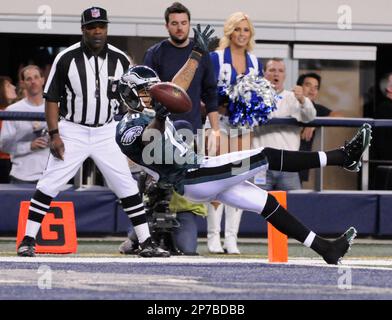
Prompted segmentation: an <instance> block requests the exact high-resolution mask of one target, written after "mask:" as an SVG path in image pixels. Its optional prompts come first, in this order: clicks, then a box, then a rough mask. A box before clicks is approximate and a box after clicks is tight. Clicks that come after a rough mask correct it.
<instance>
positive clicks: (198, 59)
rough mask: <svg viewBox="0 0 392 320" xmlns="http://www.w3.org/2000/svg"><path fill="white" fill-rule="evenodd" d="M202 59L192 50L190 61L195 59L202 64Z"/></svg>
mask: <svg viewBox="0 0 392 320" xmlns="http://www.w3.org/2000/svg"><path fill="white" fill-rule="evenodd" d="M201 57H202V55H201V54H200V53H199V52H197V51H195V50H192V52H191V54H190V55H189V59H194V60H196V61H197V62H200V60H201Z"/></svg>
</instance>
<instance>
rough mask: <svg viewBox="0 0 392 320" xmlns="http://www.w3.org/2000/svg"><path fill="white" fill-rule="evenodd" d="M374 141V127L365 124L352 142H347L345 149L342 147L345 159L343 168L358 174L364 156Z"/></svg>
mask: <svg viewBox="0 0 392 320" xmlns="http://www.w3.org/2000/svg"><path fill="white" fill-rule="evenodd" d="M371 140H372V127H371V126H370V124H368V123H364V124H363V125H362V127H361V128H360V129H359V130H358V132H357V133H356V134H355V136H354V137H353V138H352V139H351V141H349V142H346V143H345V144H344V147H341V149H342V150H343V152H344V154H345V157H344V163H343V168H344V169H346V170H347V171H351V172H358V171H359V169H360V168H361V165H362V161H361V158H362V154H363V153H364V151H365V150H366V148H367V147H368V146H369V145H370V141H371Z"/></svg>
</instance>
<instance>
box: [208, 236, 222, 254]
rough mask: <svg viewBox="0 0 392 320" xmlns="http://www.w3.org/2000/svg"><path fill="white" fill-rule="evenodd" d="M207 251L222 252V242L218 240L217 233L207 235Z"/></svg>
mask: <svg viewBox="0 0 392 320" xmlns="http://www.w3.org/2000/svg"><path fill="white" fill-rule="evenodd" d="M207 247H208V251H209V252H210V253H224V252H225V251H224V250H223V248H222V244H221V241H220V237H219V235H218V236H216V235H214V236H213V237H208V241H207Z"/></svg>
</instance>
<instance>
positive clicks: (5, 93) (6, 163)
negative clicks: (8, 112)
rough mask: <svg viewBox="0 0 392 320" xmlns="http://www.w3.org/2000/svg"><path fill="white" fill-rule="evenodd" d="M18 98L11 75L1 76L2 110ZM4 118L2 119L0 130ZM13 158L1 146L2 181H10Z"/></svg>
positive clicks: (0, 98)
mask: <svg viewBox="0 0 392 320" xmlns="http://www.w3.org/2000/svg"><path fill="white" fill-rule="evenodd" d="M16 98H17V95H16V88H15V86H14V85H13V84H12V80H11V78H9V77H5V76H0V112H1V111H3V110H5V108H7V107H8V106H9V105H10V104H11V103H13V102H14V101H15V100H16ZM1 127H2V120H1V119H0V132H1ZM10 171H11V160H10V155H9V154H8V153H5V152H2V151H1V148H0V183H9V182H10V176H9V175H10Z"/></svg>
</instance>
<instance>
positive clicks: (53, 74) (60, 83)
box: [44, 55, 65, 102]
mask: <svg viewBox="0 0 392 320" xmlns="http://www.w3.org/2000/svg"><path fill="white" fill-rule="evenodd" d="M64 88H65V70H64V67H63V60H62V56H60V55H57V57H56V59H55V60H54V62H53V65H52V68H51V69H50V73H49V76H48V80H47V82H46V85H45V89H44V98H45V99H46V101H50V102H60V100H61V98H62V96H63V93H64Z"/></svg>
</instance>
